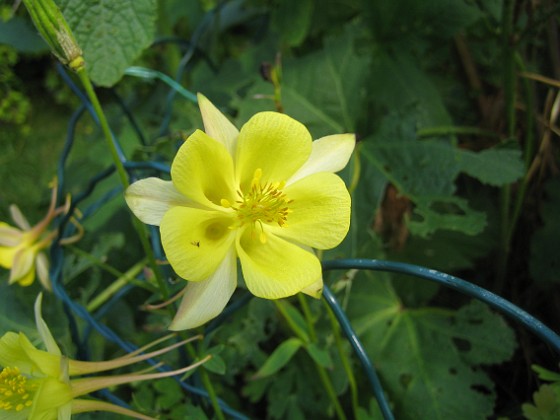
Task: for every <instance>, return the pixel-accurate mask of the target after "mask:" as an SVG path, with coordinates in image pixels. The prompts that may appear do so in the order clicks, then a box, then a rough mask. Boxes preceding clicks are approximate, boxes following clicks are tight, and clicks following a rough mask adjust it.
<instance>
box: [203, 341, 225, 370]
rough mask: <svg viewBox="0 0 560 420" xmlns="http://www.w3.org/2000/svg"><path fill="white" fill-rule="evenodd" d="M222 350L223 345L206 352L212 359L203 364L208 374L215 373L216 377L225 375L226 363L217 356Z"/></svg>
mask: <svg viewBox="0 0 560 420" xmlns="http://www.w3.org/2000/svg"><path fill="white" fill-rule="evenodd" d="M223 350H224V345H223V344H218V345H217V346H214V347H211V348H209V349H208V350H206V352H205V353H206V354H207V355H211V356H212V358H211V359H210V360H208V361H207V362H206V363H204V368H205V369H207V370H209V371H210V372H214V373H217V374H218V375H223V374H225V373H226V363H225V362H224V359H222V357H221V356H220V355H219V354H220V353H221V352H222V351H223Z"/></svg>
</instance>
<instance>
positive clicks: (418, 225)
mask: <svg viewBox="0 0 560 420" xmlns="http://www.w3.org/2000/svg"><path fill="white" fill-rule="evenodd" d="M415 203H416V208H415V209H414V212H413V215H412V220H410V222H409V224H408V227H409V229H410V232H411V233H413V234H415V235H418V236H422V237H427V236H429V235H431V234H432V233H434V232H435V231H436V230H451V231H457V232H463V233H466V234H467V235H477V234H479V233H481V232H482V231H483V230H484V227H485V226H486V214H485V213H483V212H480V211H476V210H473V209H471V208H470V207H469V205H468V203H467V200H465V199H464V198H460V197H453V196H450V197H437V198H436V197H422V198H420V199H416V200H415Z"/></svg>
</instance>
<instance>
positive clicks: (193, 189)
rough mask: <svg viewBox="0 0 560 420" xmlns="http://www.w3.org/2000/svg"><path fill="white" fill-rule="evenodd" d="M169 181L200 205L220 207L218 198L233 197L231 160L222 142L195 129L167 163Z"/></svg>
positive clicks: (234, 190)
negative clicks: (168, 166) (168, 163)
mask: <svg viewBox="0 0 560 420" xmlns="http://www.w3.org/2000/svg"><path fill="white" fill-rule="evenodd" d="M171 179H172V180H173V185H174V186H175V188H177V190H179V191H180V192H181V193H182V194H183V195H185V196H186V197H188V198H190V199H191V200H194V201H195V202H197V203H199V204H200V205H203V206H206V207H209V208H214V209H220V208H221V204H220V203H221V200H222V199H226V200H228V201H229V202H230V203H233V202H234V201H235V197H236V188H235V186H234V180H233V160H232V157H231V155H230V154H229V152H228V151H227V150H226V148H225V147H224V145H223V144H221V143H219V142H218V141H216V140H214V139H213V138H211V137H209V136H208V135H207V134H205V133H204V132H202V131H200V130H197V131H195V132H194V133H193V134H192V135H191V136H190V137H189V138H188V139H187V140H186V141H185V143H184V144H183V145H182V146H181V148H180V149H179V151H178V152H177V155H176V156H175V159H174V160H173V164H172V165H171Z"/></svg>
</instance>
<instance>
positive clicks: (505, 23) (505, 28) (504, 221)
mask: <svg viewBox="0 0 560 420" xmlns="http://www.w3.org/2000/svg"><path fill="white" fill-rule="evenodd" d="M514 10H515V0H504V3H503V9H502V53H503V91H504V114H505V120H506V135H507V140H511V139H513V138H514V136H515V124H516V120H515V96H516V86H515V80H516V79H515V48H514V45H513V36H512V35H513V18H514ZM500 207H501V208H500V213H501V214H500V216H501V226H500V254H499V256H498V259H497V263H498V266H497V270H496V287H495V289H496V292H497V293H501V291H502V289H503V287H504V282H505V277H506V271H507V263H508V256H509V249H510V237H509V229H510V216H511V214H510V207H511V185H505V186H504V187H502V191H501V206H500Z"/></svg>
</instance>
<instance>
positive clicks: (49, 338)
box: [34, 293, 62, 356]
mask: <svg viewBox="0 0 560 420" xmlns="http://www.w3.org/2000/svg"><path fill="white" fill-rule="evenodd" d="M42 303H43V294H42V293H39V294H38V295H37V298H36V299H35V305H34V312H35V325H37V331H38V332H39V336H40V337H41V340H42V341H43V344H44V345H45V347H46V348H47V351H48V352H49V353H51V354H56V355H58V356H60V355H62V353H61V352H60V348H59V347H58V344H56V340H55V339H54V337H53V335H52V333H51V330H50V329H49V326H48V325H47V323H46V322H45V320H44V319H43V315H42V310H41V305H42Z"/></svg>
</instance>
